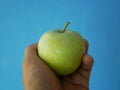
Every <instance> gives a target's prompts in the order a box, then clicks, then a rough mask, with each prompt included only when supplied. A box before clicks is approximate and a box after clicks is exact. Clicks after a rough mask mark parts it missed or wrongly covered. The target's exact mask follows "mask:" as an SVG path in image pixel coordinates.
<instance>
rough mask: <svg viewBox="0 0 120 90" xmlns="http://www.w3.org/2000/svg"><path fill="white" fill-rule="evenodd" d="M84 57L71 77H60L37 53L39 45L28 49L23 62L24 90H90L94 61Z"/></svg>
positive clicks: (88, 56)
mask: <svg viewBox="0 0 120 90" xmlns="http://www.w3.org/2000/svg"><path fill="white" fill-rule="evenodd" d="M85 42H86V54H85V55H84V56H83V59H82V63H81V65H80V66H79V68H78V69H77V70H76V71H75V72H73V73H72V74H70V75H67V76H58V75H56V74H55V72H54V71H53V70H52V69H51V68H50V67H49V66H48V65H47V64H46V63H44V62H43V61H42V60H41V59H40V58H39V57H38V53H37V44H33V45H31V46H29V47H27V48H26V51H25V55H24V61H23V84H24V90H89V78H90V72H91V68H92V65H93V59H92V57H91V56H90V55H88V54H87V50H88V42H87V41H86V40H85Z"/></svg>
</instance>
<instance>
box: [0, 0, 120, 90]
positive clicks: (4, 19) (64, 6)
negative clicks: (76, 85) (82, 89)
mask: <svg viewBox="0 0 120 90" xmlns="http://www.w3.org/2000/svg"><path fill="white" fill-rule="evenodd" d="M66 21H70V22H71V24H70V26H69V27H68V29H72V30H75V31H77V32H79V33H81V35H82V36H83V37H84V38H86V39H87V40H88V41H89V44H90V47H89V54H90V55H92V57H93V58H94V61H95V63H94V66H93V70H92V73H91V78H90V90H120V47H119V46H120V0H0V90H23V86H22V66H21V65H22V61H23V57H24V50H25V48H26V47H27V46H28V45H30V44H32V43H35V42H37V41H38V40H39V38H40V36H41V35H42V34H43V33H44V32H46V31H48V30H50V29H56V28H62V27H63V25H64V24H65V23H66Z"/></svg>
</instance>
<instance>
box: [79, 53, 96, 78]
mask: <svg viewBox="0 0 120 90" xmlns="http://www.w3.org/2000/svg"><path fill="white" fill-rule="evenodd" d="M93 63H94V60H93V58H92V57H91V56H90V55H88V54H86V55H85V56H83V59H82V62H81V65H80V67H79V69H78V71H79V73H80V75H81V76H82V77H84V78H85V79H87V80H89V77H90V72H91V69H92V66H93Z"/></svg>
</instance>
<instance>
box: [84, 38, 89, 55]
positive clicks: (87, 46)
mask: <svg viewBox="0 0 120 90" xmlns="http://www.w3.org/2000/svg"><path fill="white" fill-rule="evenodd" d="M84 41H85V45H86V46H85V48H86V51H85V54H87V52H88V48H89V43H88V41H87V40H86V39H84Z"/></svg>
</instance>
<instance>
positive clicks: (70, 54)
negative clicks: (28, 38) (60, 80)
mask: <svg viewBox="0 0 120 90" xmlns="http://www.w3.org/2000/svg"><path fill="white" fill-rule="evenodd" d="M84 53H85V41H84V39H83V38H82V36H81V35H80V34H79V33H77V32H74V31H69V30H66V31H65V32H61V30H51V31H48V32H46V33H45V34H43V35H42V37H41V38H40V40H39V42H38V55H39V56H40V58H42V60H43V61H44V62H45V63H46V64H48V66H50V67H51V68H52V69H53V70H54V71H55V72H56V73H57V74H58V75H63V76H65V75H68V74H70V73H72V72H74V71H75V70H76V69H77V68H78V67H79V65H80V64H81V59H82V57H83V55H84Z"/></svg>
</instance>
